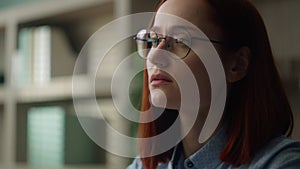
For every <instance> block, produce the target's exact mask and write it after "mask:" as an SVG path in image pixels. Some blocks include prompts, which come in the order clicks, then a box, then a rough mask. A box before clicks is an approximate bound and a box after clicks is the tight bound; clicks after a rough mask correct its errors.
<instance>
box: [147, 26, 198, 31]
mask: <svg viewBox="0 0 300 169" xmlns="http://www.w3.org/2000/svg"><path fill="white" fill-rule="evenodd" d="M150 29H151V30H153V31H162V27H160V26H152V27H151V28H150ZM177 29H179V30H186V31H188V30H195V29H194V28H192V27H190V26H182V25H173V26H171V27H169V28H167V30H177Z"/></svg>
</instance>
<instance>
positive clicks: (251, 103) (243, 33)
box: [128, 0, 300, 169]
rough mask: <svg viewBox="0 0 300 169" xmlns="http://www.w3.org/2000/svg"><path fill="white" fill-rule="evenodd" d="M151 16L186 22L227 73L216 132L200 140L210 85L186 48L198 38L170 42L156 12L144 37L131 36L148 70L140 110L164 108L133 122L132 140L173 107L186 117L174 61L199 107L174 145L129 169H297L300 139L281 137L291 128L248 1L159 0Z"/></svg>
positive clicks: (168, 120)
mask: <svg viewBox="0 0 300 169" xmlns="http://www.w3.org/2000/svg"><path fill="white" fill-rule="evenodd" d="M157 13H158V14H160V13H161V14H168V15H172V16H177V17H179V18H183V19H185V20H187V21H189V22H191V23H192V24H193V25H195V26H197V27H198V28H199V29H200V30H202V31H203V32H204V33H205V35H206V36H207V37H208V38H209V40H208V41H210V42H212V44H213V46H214V48H215V49H216V51H217V52H218V54H219V56H220V59H221V61H222V63H223V67H224V71H225V75H226V83H227V93H228V94H227V99H226V106H225V110H224V113H223V118H222V120H221V122H220V123H219V125H218V128H217V129H216V131H215V132H214V133H213V135H212V136H211V137H210V138H209V139H208V140H207V141H206V142H204V143H200V142H199V141H198V138H199V136H200V131H201V129H202V128H203V125H204V123H205V120H206V117H207V113H208V110H209V107H210V99H211V96H210V95H211V93H210V92H208V91H210V89H211V85H210V84H209V77H208V74H207V72H206V71H205V66H204V65H203V63H202V62H201V60H200V59H199V58H198V57H197V54H196V53H195V52H194V51H193V50H191V48H192V46H193V45H195V44H196V43H194V41H197V40H195V39H192V40H191V43H190V44H188V43H187V42H181V39H180V38H179V39H176V36H177V35H174V36H171V35H170V36H168V31H170V30H172V29H173V25H172V22H165V21H164V20H163V19H162V17H161V15H156V16H155V18H154V21H153V24H152V25H151V26H152V28H151V29H150V30H147V31H144V33H143V35H144V37H143V36H140V35H139V34H138V35H137V37H136V39H137V42H138V45H140V43H144V45H142V47H145V46H146V49H149V51H148V52H147V51H143V52H145V53H143V52H140V54H141V55H142V56H143V57H145V58H146V68H147V70H146V71H145V74H144V91H143V98H142V111H147V113H149V118H150V117H151V112H155V111H156V108H153V106H151V105H154V106H156V107H162V108H166V110H165V111H164V112H163V114H162V115H161V116H160V117H159V118H158V119H156V120H155V121H152V122H149V123H140V126H139V137H141V138H148V137H152V136H155V135H157V134H160V133H162V132H164V131H165V129H167V128H168V127H169V126H171V125H172V122H174V120H175V119H176V118H177V117H178V113H176V112H179V114H183V115H180V118H185V116H187V115H188V114H189V113H187V112H184V113H183V112H180V102H181V100H180V97H181V96H180V87H179V84H178V83H177V81H176V80H175V79H174V77H173V75H174V74H180V73H181V70H180V69H179V70H178V69H177V68H178V67H177V66H176V63H177V62H179V61H178V58H179V59H180V60H181V61H183V62H184V63H185V64H186V65H187V66H188V67H189V68H190V70H191V71H192V73H193V75H194V77H195V80H196V83H197V85H198V87H199V95H200V100H201V104H200V105H201V106H200V108H199V112H198V116H197V118H196V121H195V123H194V124H193V126H192V127H191V128H190V129H189V130H188V133H187V134H186V135H185V137H184V138H183V139H182V140H181V141H180V142H178V144H177V145H176V146H174V147H173V148H171V149H169V150H168V151H165V152H163V153H160V154H156V155H153V156H141V157H138V158H136V159H135V160H134V162H133V163H132V164H131V165H130V166H129V167H128V168H129V169H136V168H144V169H155V168H161V169H165V168H176V169H182V168H195V169H196V168H197V169H200V168H255V169H256V168H270V169H276V168H290V169H292V168H299V167H300V143H299V142H296V141H293V140H290V139H288V138H286V136H289V135H290V134H291V132H292V128H293V116H292V111H291V108H290V106H289V103H288V100H287V97H286V95H285V93H284V90H283V88H282V85H281V82H280V78H279V75H278V72H277V69H276V67H275V64H274V60H273V56H272V52H271V47H270V44H269V40H268V37H267V33H266V29H265V26H264V23H263V21H262V19H261V17H260V15H259V14H258V12H257V10H256V9H255V7H254V6H253V5H252V4H251V3H250V2H249V1H248V0H188V1H182V0H162V1H161V3H160V4H159V8H158V11H157ZM157 32H159V33H157ZM175 34H176V33H175ZM166 35H167V36H166ZM183 41H184V40H183ZM202 43H205V42H202ZM206 43H207V42H206ZM178 44H179V45H178ZM147 45H148V46H147ZM149 45H150V46H149ZM176 45H178V46H176ZM180 45H181V46H180ZM183 45H186V46H188V47H185V48H189V49H190V50H188V51H187V52H186V53H185V52H180V51H186V49H185V48H184V47H182V46H183ZM189 45H191V46H189ZM193 47H194V48H201V46H197V47H195V46H193ZM181 48H184V49H182V50H181ZM163 50H165V51H168V52H170V53H173V54H175V55H177V54H178V53H179V54H178V56H177V57H178V58H177V59H174V58H173V57H171V56H164V55H172V54H169V53H168V52H166V53H164V52H162V51H163ZM174 51H175V52H174ZM178 51H179V52H178ZM166 70H168V72H167V71H166ZM170 72H171V73H170ZM161 92H163V93H164V94H162V93H161ZM149 95H150V101H149V99H148V98H149ZM165 98H166V99H167V102H166V101H165V100H164V99H165ZM162 102H163V103H162ZM148 109H150V111H148ZM184 126H185V125H183V124H182V123H181V124H180V126H179V127H180V129H178V130H180V131H182V128H184ZM159 144H160V143H159V142H155V141H151V142H141V143H140V144H139V151H140V155H141V154H143V153H144V152H145V150H146V149H147V150H146V151H149V150H150V151H153V150H156V149H159V148H160V147H159V146H158V145H159Z"/></svg>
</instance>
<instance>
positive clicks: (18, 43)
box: [0, 0, 155, 169]
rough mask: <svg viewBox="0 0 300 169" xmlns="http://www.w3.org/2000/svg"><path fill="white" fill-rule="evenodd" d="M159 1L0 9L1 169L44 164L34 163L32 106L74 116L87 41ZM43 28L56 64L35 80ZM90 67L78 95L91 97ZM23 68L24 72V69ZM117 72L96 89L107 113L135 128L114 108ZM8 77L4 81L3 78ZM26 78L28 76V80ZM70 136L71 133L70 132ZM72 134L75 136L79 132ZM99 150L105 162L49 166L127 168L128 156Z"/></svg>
mask: <svg viewBox="0 0 300 169" xmlns="http://www.w3.org/2000/svg"><path fill="white" fill-rule="evenodd" d="M154 3H155V2H148V1H140V0H64V1H60V0H49V1H35V2H34V3H30V4H26V3H22V4H20V5H15V6H10V7H6V8H1V9H0V138H1V139H0V169H2V168H3V169H6V168H9V169H15V168H16V169H34V168H40V167H39V166H34V165H30V164H29V163H28V154H27V153H28V150H27V149H28V147H27V146H28V144H27V141H28V140H27V137H28V136H27V135H28V131H27V129H28V128H27V127H28V125H30V124H29V123H28V121H27V120H28V118H29V117H28V111H29V110H31V109H32V108H41V107H51V106H58V107H61V108H63V110H65V111H66V116H70V117H71V119H72V118H74V115H75V112H74V110H72V107H73V102H72V80H73V79H72V78H73V77H72V75H73V68H74V65H75V61H76V57H77V56H78V54H79V52H80V50H81V48H82V47H83V45H84V43H85V42H86V41H87V40H88V38H90V36H91V35H92V34H93V33H94V32H95V31H97V30H98V29H99V28H101V27H102V26H103V25H105V24H106V23H108V22H110V21H112V20H113V19H115V18H118V17H120V16H123V15H126V14H130V13H136V12H144V11H153V9H154ZM42 27H43V28H45V29H49V30H50V31H48V32H50V34H48V35H47V36H50V37H51V38H50V39H51V40H50V41H49V42H47V44H44V45H46V46H50V47H49V49H48V50H50V51H51V52H50V56H48V57H49V58H48V59H49V60H48V61H50V63H51V64H50V65H44V66H41V68H39V69H41V70H40V71H38V73H40V72H44V71H45V70H43V68H44V67H47V66H49V67H50V70H51V72H50V73H49V72H46V74H42V75H40V77H45V76H49V77H48V79H46V80H45V79H44V80H41V81H39V82H35V80H34V78H33V76H35V73H34V71H35V69H36V67H35V66H34V62H35V61H34V59H36V58H35V55H34V53H35V52H41V51H36V50H37V49H40V48H43V47H41V46H39V45H40V44H41V43H37V42H38V40H36V39H34V38H35V37H37V36H39V35H36V34H38V33H37V32H38V31H39V29H40V28H42ZM44 31H45V30H44ZM23 32H27V33H25V34H23ZM46 32H47V31H46ZM41 36H44V35H41ZM43 43H44V42H43ZM20 50H21V51H22V52H20ZM24 50H25V52H24ZM24 53H27V54H24ZM28 53H29V54H28ZM23 55H26V56H27V57H28V58H27V60H22V58H24V56H23ZM22 56H23V57H22ZM32 56H33V58H31V57H32ZM20 58H21V59H20ZM25 62H26V63H29V65H25V68H24V64H23V63H25ZM41 62H43V61H41ZM43 63H47V62H43ZM66 63H67V64H66ZM89 66H90V65H89V62H86V63H85V64H84V65H82V70H81V72H82V74H79V75H76V79H75V80H76V83H78V84H79V85H80V87H82V92H81V93H76V94H77V95H76V97H77V98H81V99H86V98H87V97H88V96H89V95H87V93H86V91H88V92H89V91H90V89H89V85H88V84H87V82H88V80H87V76H86V74H87V73H88V71H89V70H88V69H89ZM19 67H23V68H22V70H26V71H27V72H22V71H20V70H19V69H18V68H19ZM48 70H49V69H48ZM20 72H21V73H23V74H19V73H20ZM49 74H50V75H49ZM111 75H112V74H110V73H107V74H105V76H104V77H101V85H96V89H95V91H92V92H95V93H96V97H97V101H98V102H99V104H100V103H101V104H102V105H104V107H105V108H104V109H105V112H106V115H107V117H106V118H107V119H108V120H109V121H110V122H111V123H114V125H115V126H118V127H119V128H121V129H124V130H125V132H128V131H127V130H128V129H129V128H128V127H127V126H124V124H123V123H122V122H120V118H119V117H116V116H113V115H112V114H111V113H110V112H113V111H116V110H114V109H113V103H112V100H111V92H110V79H111ZM3 77H4V82H1V78H2V79H3ZM24 77H26V78H25V79H22V78H24ZM96 81H97V80H96ZM98 81H100V80H99V79H98ZM91 116H92V115H91ZM69 120H70V118H67V119H66V125H67V123H69V122H70V121H69ZM72 124H73V123H72ZM74 124H76V125H78V122H77V123H76V120H75V123H74ZM122 125H123V126H122ZM72 132H73V131H71V132H69V133H72ZM103 133H105V132H103ZM66 135H68V137H69V135H70V134H66ZM107 135H109V134H108V133H105V134H104V136H103V137H104V139H106V141H107V142H111V140H110V137H109V136H107ZM72 137H75V136H74V134H73V136H72ZM70 138H71V137H70ZM66 139H68V138H66ZM72 144H73V142H72ZM72 144H71V143H70V145H72ZM82 151H84V150H82ZM99 152H102V154H98V155H96V157H99V158H100V159H102V162H100V163H97V164H94V163H90V164H89V163H84V164H80V165H76V164H75V163H68V164H66V165H63V166H56V167H49V168H53V169H77V168H85V169H94V168H99V169H101V168H105V169H106V168H112V169H114V168H125V166H126V165H127V164H128V162H129V161H128V159H125V158H121V157H117V156H114V155H112V154H110V153H108V152H105V151H103V150H99ZM74 158H78V157H74ZM103 159H104V161H103ZM71 161H72V160H71ZM100 161H101V160H100ZM43 168H47V167H43Z"/></svg>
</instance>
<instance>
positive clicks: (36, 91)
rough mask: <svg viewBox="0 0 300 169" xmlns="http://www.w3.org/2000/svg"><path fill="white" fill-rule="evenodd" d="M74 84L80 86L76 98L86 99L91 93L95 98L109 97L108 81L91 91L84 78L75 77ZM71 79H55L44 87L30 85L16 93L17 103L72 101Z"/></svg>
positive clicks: (86, 79)
mask: <svg viewBox="0 0 300 169" xmlns="http://www.w3.org/2000/svg"><path fill="white" fill-rule="evenodd" d="M74 81H76V83H78V84H77V85H78V86H80V89H81V90H80V91H79V92H77V93H76V95H74V96H76V97H77V98H88V97H90V96H91V92H92V93H95V95H96V97H109V96H110V95H111V94H110V93H111V92H110V83H109V81H110V80H109V79H106V80H103V83H101V85H96V88H95V90H93V89H91V85H90V80H89V79H88V78H87V77H85V76H76V80H74ZM72 82H73V80H72V77H65V78H55V79H53V80H52V81H51V82H49V83H47V84H44V85H38V86H37V85H35V86H34V85H32V86H29V87H26V88H22V89H19V90H18V91H17V96H16V97H17V101H18V102H19V103H34V102H49V101H58V100H72V96H73V95H72Z"/></svg>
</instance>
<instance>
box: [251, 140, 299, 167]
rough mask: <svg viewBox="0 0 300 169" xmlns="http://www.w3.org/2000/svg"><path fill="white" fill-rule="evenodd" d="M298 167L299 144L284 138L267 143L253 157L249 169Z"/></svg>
mask: <svg viewBox="0 0 300 169" xmlns="http://www.w3.org/2000/svg"><path fill="white" fill-rule="evenodd" d="M299 167H300V142H298V141H295V140H292V139H288V138H286V137H285V136H280V137H277V138H275V139H273V140H271V141H270V142H269V143H267V144H266V145H265V146H264V147H263V148H262V149H261V150H260V151H259V152H258V153H257V154H256V155H255V157H254V159H253V161H252V163H251V167H250V168H266V169H279V168H285V169H296V168H299Z"/></svg>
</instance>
